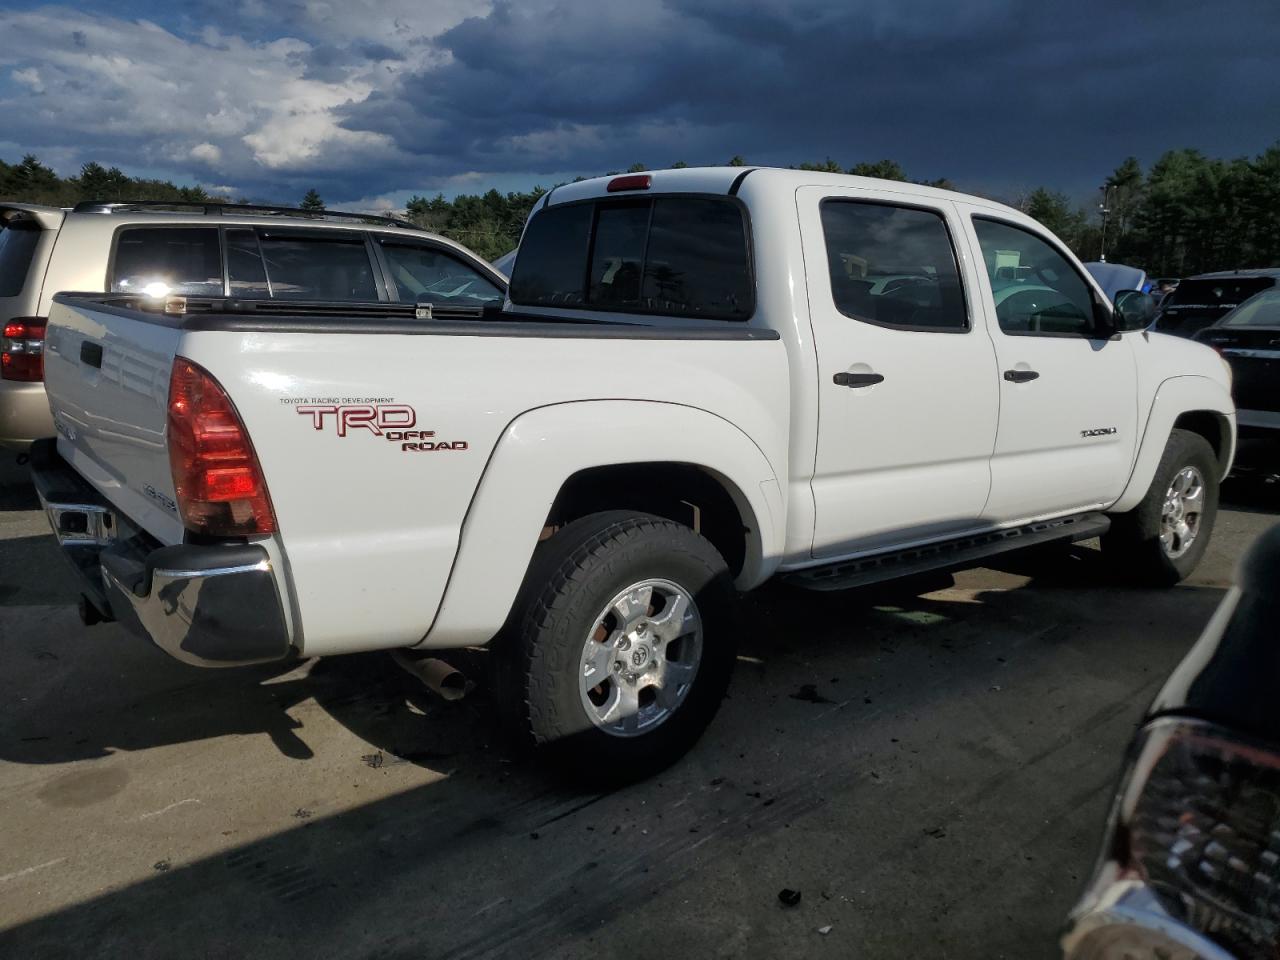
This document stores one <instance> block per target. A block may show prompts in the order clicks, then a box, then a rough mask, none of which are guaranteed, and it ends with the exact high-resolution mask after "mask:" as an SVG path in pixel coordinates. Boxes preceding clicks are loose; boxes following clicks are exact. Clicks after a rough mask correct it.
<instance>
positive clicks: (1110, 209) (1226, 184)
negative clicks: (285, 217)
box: [0, 143, 1280, 276]
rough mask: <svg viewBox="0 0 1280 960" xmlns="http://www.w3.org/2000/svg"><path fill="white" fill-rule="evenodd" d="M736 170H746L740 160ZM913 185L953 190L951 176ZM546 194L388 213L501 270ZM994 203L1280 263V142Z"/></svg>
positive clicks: (1205, 261)
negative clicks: (1080, 189) (1074, 195)
mask: <svg viewBox="0 0 1280 960" xmlns="http://www.w3.org/2000/svg"><path fill="white" fill-rule="evenodd" d="M728 163H729V165H730V166H746V165H747V161H746V159H745V158H744V157H742V156H735V157H732V158H731V159H730V160H729V161H728ZM671 166H672V167H673V168H677V167H685V166H688V164H685V163H683V162H680V163H673V164H672V165H671ZM796 168H797V169H800V170H819V171H828V172H832V173H851V174H855V175H858V176H866V177H880V178H882V179H887V180H900V181H904V182H906V181H910V180H911V178H910V177H909V176H908V175H907V173H906V171H905V170H904V169H903V168H902V166H901V165H900V164H898V163H897V162H896V161H893V160H878V161H874V162H861V163H856V164H853V165H852V166H849V167H844V166H842V165H841V164H839V163H837V162H836V161H834V160H832V159H830V158H827V159H826V160H824V161H822V162H818V163H800V164H797V165H796ZM646 169H648V168H647V167H646V166H645V165H644V164H641V163H636V164H633V165H632V166H631V167H629V168H628V170H626V171H622V170H613V171H608V172H607V173H606V176H611V175H614V174H619V173H623V172H629V173H639V172H642V171H644V170H646ZM577 179H578V180H581V179H585V178H582V177H578V178H577ZM914 182H917V183H923V184H926V185H928V186H935V187H941V188H943V189H952V184H951V182H950V181H949V180H947V179H945V178H942V179H936V180H916V181H914ZM545 193H546V190H544V189H543V188H542V187H534V188H533V189H532V190H529V191H524V192H519V191H515V192H508V193H501V192H499V191H497V190H489V191H488V192H486V193H483V194H462V195H460V196H457V197H454V198H453V199H452V200H448V199H446V198H445V197H444V195H443V194H437V195H436V196H434V197H430V198H428V197H422V196H414V197H412V198H411V199H410V200H409V202H408V204H406V206H405V209H404V210H394V211H379V212H386V213H390V214H392V215H395V216H401V217H406V218H407V219H409V220H411V221H413V222H414V223H416V224H418V225H419V226H421V227H424V228H426V229H428V230H432V231H434V232H437V233H440V234H443V235H444V236H447V237H450V238H452V239H455V240H457V241H458V242H460V243H463V244H465V245H466V246H468V247H470V248H471V249H473V250H475V251H476V253H478V254H479V255H480V256H482V257H484V258H486V259H489V260H492V259H494V258H496V257H498V256H501V255H502V254H503V253H506V252H507V251H508V250H510V249H511V248H512V247H514V246H515V245H516V243H517V242H518V241H519V238H520V231H521V229H522V228H523V226H524V222H525V219H526V217H527V216H528V214H529V211H530V210H531V209H532V208H533V205H534V204H535V203H537V202H538V200H539V199H540V198H541V197H542V196H543V194H545ZM219 199H223V198H220V197H215V196H213V195H211V194H210V193H208V192H207V191H206V190H205V189H204V188H203V187H200V186H192V187H184V186H177V185H175V184H173V183H170V182H169V181H167V180H151V179H145V178H137V177H130V176H128V175H127V174H125V173H124V172H122V171H121V170H120V169H119V168H118V167H110V168H106V167H103V166H102V165H101V164H98V163H94V162H89V163H86V164H84V166H83V167H81V168H80V173H79V175H77V176H74V177H59V176H58V175H57V174H56V173H55V172H54V171H53V170H52V169H50V168H49V167H47V166H45V165H44V164H43V163H41V162H40V160H39V159H38V158H36V157H35V156H32V155H27V156H25V157H23V158H22V160H21V161H19V162H18V163H13V164H10V163H6V162H4V161H3V160H0V200H21V201H26V202H29V203H44V204H50V205H53V206H64V207H65V206H72V205H74V204H75V203H77V202H79V201H81V200H108V201H116V202H119V201H128V200H168V201H174V202H186V203H190V202H201V201H212V200H219ZM991 199H995V200H1000V201H1001V202H1003V203H1007V204H1010V205H1011V206H1015V207H1017V208H1018V209H1020V210H1022V211H1024V212H1025V213H1027V214H1028V215H1030V216H1032V217H1035V218H1036V219H1037V220H1039V221H1040V222H1041V223H1043V224H1044V225H1045V226H1046V227H1048V228H1049V229H1050V230H1052V231H1054V233H1056V234H1057V235H1058V236H1059V237H1061V238H1062V240H1063V241H1064V242H1065V243H1066V244H1068V246H1070V247H1071V249H1072V250H1073V251H1074V252H1075V253H1076V255H1077V256H1079V257H1080V258H1081V259H1082V260H1097V259H1098V258H1099V256H1101V255H1102V254H1103V252H1104V251H1105V254H1106V259H1107V260H1109V261H1111V262H1113V263H1127V264H1131V265H1133V266H1137V267H1142V268H1143V269H1145V270H1146V271H1147V272H1148V273H1149V274H1151V275H1152V276H1189V275H1191V274H1195V273H1203V272H1206V271H1209V270H1227V269H1234V268H1246V267H1265V266H1277V265H1280V143H1277V144H1275V145H1274V146H1271V147H1269V148H1268V149H1267V150H1265V151H1263V152H1262V153H1261V154H1259V155H1258V156H1256V157H1252V158H1250V157H1240V158H1236V159H1231V160H1224V159H1218V158H1213V157H1207V156H1205V155H1204V154H1202V153H1200V152H1199V151H1197V150H1190V149H1184V150H1170V151H1169V152H1167V153H1165V154H1164V155H1163V156H1162V157H1160V159H1158V160H1157V161H1156V162H1155V163H1154V164H1152V165H1151V167H1150V169H1148V170H1143V168H1142V166H1141V164H1139V163H1138V161H1137V160H1136V159H1135V158H1133V157H1129V158H1127V159H1126V160H1125V161H1124V162H1123V163H1121V164H1120V165H1119V166H1118V167H1116V168H1115V170H1114V171H1113V172H1112V173H1111V174H1110V175H1109V176H1108V177H1107V178H1106V180H1105V182H1104V184H1103V185H1102V187H1100V188H1099V191H1098V195H1097V202H1096V203H1095V204H1091V205H1085V206H1082V205H1079V204H1073V203H1072V202H1071V200H1070V199H1069V198H1068V197H1067V196H1066V195H1065V194H1063V193H1062V192H1060V191H1056V190H1052V189H1050V188H1048V187H1036V188H1035V189H1032V190H1028V191H1024V192H1022V193H1019V194H1018V195H1016V196H1013V197H992V198H991ZM237 202H242V203H247V202H249V201H248V200H247V199H244V198H241V199H240V200H238V201H237ZM298 202H299V203H300V205H301V206H302V207H303V208H304V209H308V210H316V211H319V210H323V209H324V201H323V200H322V199H321V197H320V195H319V193H318V192H317V191H315V190H314V189H312V190H309V191H307V193H306V195H305V197H303V198H301V199H300V200H299V201H298Z"/></svg>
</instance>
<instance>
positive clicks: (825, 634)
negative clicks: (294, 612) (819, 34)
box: [0, 538, 1219, 770]
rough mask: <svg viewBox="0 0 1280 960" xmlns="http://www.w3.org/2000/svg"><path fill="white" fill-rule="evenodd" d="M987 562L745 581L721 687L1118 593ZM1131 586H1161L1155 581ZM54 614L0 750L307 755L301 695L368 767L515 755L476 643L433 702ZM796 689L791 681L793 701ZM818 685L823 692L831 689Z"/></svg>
mask: <svg viewBox="0 0 1280 960" xmlns="http://www.w3.org/2000/svg"><path fill="white" fill-rule="evenodd" d="M33 539H35V538H33ZM990 567H991V569H997V570H1000V571H1003V572H1006V573H1008V574H1011V575H1014V576H1018V577H1029V578H1030V579H1029V580H1028V581H1027V582H1026V583H1025V585H1022V584H1019V585H1017V586H1015V587H1011V588H1009V589H1000V590H987V591H984V592H982V593H981V594H980V595H977V596H965V597H964V598H963V600H962V601H958V600H957V598H955V597H951V596H948V595H947V594H946V593H945V592H944V593H943V594H941V595H934V594H933V592H934V591H937V590H939V589H944V590H945V588H947V587H949V586H950V585H951V584H952V583H953V579H952V577H951V576H950V575H945V574H944V575H934V576H931V577H928V578H921V579H917V580H912V581H906V582H902V583H897V584H889V585H882V586H878V587H869V588H864V589H860V590H853V591H841V592H829V593H815V592H810V591H805V590H799V589H793V588H789V587H787V586H785V585H769V586H766V587H765V588H763V589H762V590H759V591H756V592H755V593H753V594H750V595H747V596H745V597H743V598H742V599H741V601H740V609H739V615H740V640H739V663H738V666H737V678H736V679H735V683H734V687H733V688H732V689H731V691H730V697H731V698H732V697H734V696H737V695H738V694H739V693H740V692H741V690H742V687H743V684H744V683H753V684H756V685H759V684H760V683H764V684H766V685H769V684H772V683H773V682H774V678H775V677H777V675H778V674H779V672H782V673H783V674H784V675H785V674H788V673H789V672H790V671H791V668H793V667H794V666H795V665H796V664H797V663H803V664H807V665H812V667H813V669H814V671H815V676H816V677H817V678H818V679H819V680H822V681H824V682H825V681H827V680H829V678H828V677H826V676H825V674H832V673H839V672H840V668H839V667H838V666H836V664H838V663H841V662H845V663H847V662H848V661H849V660H850V658H852V659H853V660H854V662H857V661H859V660H862V659H865V658H867V657H873V656H874V655H876V654H877V653H879V652H883V651H884V650H886V649H896V648H897V647H898V646H899V645H901V644H904V643H907V644H917V645H921V646H922V647H925V648H927V647H928V645H929V644H930V643H931V642H932V640H931V635H933V634H935V633H939V632H942V633H947V634H948V637H947V639H944V640H943V641H942V643H943V644H944V645H943V646H942V647H941V648H940V651H939V652H945V653H948V654H949V653H951V652H954V651H955V650H957V649H964V647H965V645H966V644H972V638H969V639H967V640H964V641H959V640H957V639H956V638H955V636H954V635H955V634H957V632H960V633H964V634H966V635H967V634H968V633H969V632H971V631H969V630H967V629H965V628H966V627H967V626H969V625H970V624H971V623H972V625H973V626H975V627H977V628H978V629H979V630H983V629H984V627H985V625H987V624H990V626H991V627H992V628H995V627H996V625H997V624H1003V625H1004V628H1006V629H1007V628H1008V627H1009V625H1010V624H1012V625H1015V629H1020V627H1018V625H1022V626H1024V627H1025V628H1026V629H1027V630H1028V631H1029V632H1031V633H1035V632H1037V631H1040V627H1041V623H1040V621H1041V620H1043V619H1044V618H1045V616H1046V614H1045V606H1046V604H1045V600H1044V598H1045V596H1047V595H1050V593H1052V594H1058V593H1059V591H1093V590H1097V591H1105V592H1107V593H1109V594H1111V595H1113V596H1114V595H1116V594H1119V595H1122V596H1123V595H1125V594H1127V593H1129V591H1125V590H1117V589H1116V588H1115V587H1114V585H1113V584H1112V583H1110V582H1109V579H1110V576H1111V574H1110V573H1109V570H1108V568H1107V567H1106V566H1105V565H1104V564H1102V563H1101V562H1100V558H1099V556H1098V554H1097V552H1096V550H1092V549H1089V548H1088V547H1079V546H1076V547H1071V548H1061V547H1059V548H1044V549H1041V550H1036V551H1027V552H1024V553H1021V554H1010V555H1007V556H1006V557H1004V558H1000V559H999V561H997V562H993V563H992V564H991V565H990ZM1142 593H1143V595H1145V596H1151V597H1157V598H1158V597H1161V596H1162V592H1161V591H1143V592H1142ZM1177 593H1178V596H1179V597H1180V598H1181V600H1182V601H1187V602H1189V601H1190V598H1191V597H1193V596H1194V595H1196V594H1199V593H1206V594H1210V595H1213V596H1216V595H1217V594H1218V593H1219V591H1217V590H1208V589H1204V588H1196V587H1189V586H1183V587H1180V588H1179V589H1178V591H1177ZM65 599H66V598H64V602H65ZM1090 602H1091V601H1090V600H1089V595H1088V594H1087V593H1086V594H1081V595H1079V596H1077V595H1076V594H1075V593H1065V592H1064V593H1062V594H1060V595H1059V596H1058V598H1057V599H1056V600H1055V601H1053V603H1054V604H1055V605H1056V604H1059V603H1066V604H1068V605H1076V604H1078V605H1079V606H1080V607H1081V609H1086V608H1088V607H1089V606H1090ZM1203 603H1204V602H1203V601H1202V602H1201V603H1199V604H1196V605H1197V606H1203ZM1053 622H1054V623H1057V622H1059V621H1058V620H1056V619H1055V620H1054V621H1053ZM59 626H60V627H61V629H50V630H49V631H48V633H47V635H46V636H45V637H43V638H40V639H36V640H33V641H29V642H28V644H27V645H26V646H25V647H24V648H19V649H11V650H10V651H9V654H10V656H11V657H13V658H14V659H19V658H20V659H21V660H22V661H25V663H20V664H19V665H18V668H17V670H16V671H15V675H14V678H13V679H14V680H15V682H17V683H19V684H21V685H22V686H23V688H24V692H25V694H26V695H27V699H28V700H29V707H28V708H26V709H19V710H18V711H16V713H17V715H16V716H14V715H13V713H14V711H10V720H9V723H8V724H7V726H8V730H7V731H6V735H4V736H0V759H4V760H7V761H10V762H14V763H24V764H50V763H67V762H74V761H79V760H91V759H95V758H100V757H104V756H107V755H109V754H111V753H113V752H115V751H125V752H132V751H139V750H148V749H151V748H154V747H158V746H163V745H168V744H177V743H188V742H194V741H199V740H205V739H211V738H214V737H221V736H227V735H253V734H262V735H265V736H267V737H269V738H270V739H271V741H272V743H273V744H274V745H275V746H276V748H277V749H278V750H279V752H280V754H281V755H282V756H283V757H285V758H288V759H292V760H297V761H305V760H309V759H311V758H312V757H313V756H314V753H313V751H312V749H311V747H310V746H309V745H308V744H307V734H306V731H305V730H304V729H303V723H302V722H301V721H300V720H297V719H295V718H294V717H292V716H291V715H290V711H291V710H293V709H294V708H296V707H298V706H300V705H303V704H307V703H310V702H314V704H316V705H317V706H319V707H320V708H321V709H322V710H324V711H325V712H326V713H327V714H329V715H330V716H331V717H333V718H334V719H335V720H336V721H338V722H339V723H340V724H341V725H342V726H344V727H346V728H347V729H348V730H350V731H351V732H352V733H354V734H355V735H356V736H357V737H359V738H360V739H361V740H362V741H364V742H365V743H367V744H368V745H369V750H368V753H367V754H366V755H364V756H363V757H362V759H363V760H364V761H365V762H367V763H369V764H371V765H380V764H383V763H387V764H394V763H406V762H407V763H414V764H418V765H420V766H424V767H429V768H431V769H437V770H438V769H442V768H450V769H451V768H456V767H457V766H458V765H460V764H480V765H481V766H484V767H486V768H496V767H498V766H500V765H502V766H505V765H508V764H511V763H512V762H513V761H523V760H524V759H525V758H526V756H527V753H528V751H527V750H525V749H524V748H523V747H521V746H520V745H519V744H516V743H513V742H512V741H511V739H510V738H509V737H507V736H506V735H505V734H504V732H503V730H502V728H501V725H500V723H499V721H498V719H497V718H498V715H499V714H500V712H501V711H500V709H499V707H500V706H501V705H499V704H496V703H494V702H493V699H492V692H491V690H490V685H489V683H488V670H487V667H488V664H487V659H488V654H486V653H484V652H469V653H467V652H464V653H460V654H444V656H445V657H446V658H448V659H450V660H451V662H453V663H454V664H455V665H456V666H458V667H459V668H460V669H461V670H462V671H463V672H464V673H465V674H466V675H467V676H468V677H469V678H471V679H472V680H473V681H475V682H476V684H477V686H478V689H476V690H475V691H474V692H473V693H472V694H471V695H470V696H468V697H467V698H465V699H464V700H462V701H457V702H445V701H442V700H441V699H439V698H438V697H437V696H435V695H434V694H432V693H431V692H430V691H428V690H427V689H426V688H425V687H424V686H423V685H422V684H421V683H420V682H418V681H417V680H416V679H415V678H413V677H412V676H411V675H409V674H408V673H406V672H405V671H403V670H401V669H400V668H399V667H397V666H396V665H395V664H394V662H393V661H392V659H391V658H390V656H389V655H388V654H386V653H382V652H378V653H369V654H357V655H349V656H342V657H331V658H320V659H315V660H311V661H291V662H287V663H282V664H269V665H264V666H257V667H245V668H233V669H227V670H217V671H210V670H203V669H200V668H195V667H189V666H187V665H184V664H181V663H178V662H176V661H173V660H172V659H170V658H169V657H168V656H166V655H165V654H163V653H161V652H160V651H158V650H156V649H155V648H153V647H151V646H149V645H148V644H146V643H145V642H144V641H142V640H139V639H137V638H135V637H133V636H131V635H129V634H127V633H126V632H125V631H124V630H123V629H122V628H120V627H118V626H116V625H101V626H95V627H92V628H86V627H83V626H82V625H81V624H80V623H79V621H78V619H76V618H75V615H74V613H73V612H72V611H70V610H67V609H65V608H64V610H63V611H62V616H61V619H60V621H59ZM948 628H949V629H948ZM27 632H28V633H29V632H30V631H27ZM1041 632H1042V631H1041ZM86 641H89V642H92V643H94V644H96V645H98V649H97V651H96V653H95V655H94V656H93V657H92V658H89V659H85V658H84V656H83V649H84V646H85V644H86ZM957 644H959V646H958V647H957ZM104 661H106V662H107V663H109V667H104ZM824 662H827V663H829V664H830V666H823V664H824ZM104 668H105V669H109V670H110V672H111V673H113V674H115V675H116V676H117V677H118V680H117V682H115V683H113V684H111V685H109V686H106V687H104V686H103V685H101V684H99V683H97V682H96V679H95V678H96V677H98V676H100V675H101V672H102V671H103V670H104ZM845 672H846V673H847V672H848V667H847V666H846V667H845ZM744 678H745V679H744ZM847 679H848V681H849V682H855V680H856V678H855V677H848V678H847ZM781 684H782V685H781V686H780V687H775V688H773V689H770V690H767V691H766V692H767V695H768V696H769V697H771V698H773V699H777V698H779V697H786V696H792V695H795V694H796V691H797V690H798V689H800V688H802V687H804V686H805V684H798V685H795V686H794V687H792V685H791V681H790V680H783V681H781ZM833 686H834V684H833ZM68 687H80V688H83V689H84V690H86V691H91V692H87V693H86V694H85V695H83V696H79V697H76V698H72V699H69V700H68V699H65V698H63V697H61V696H60V695H59V694H60V693H61V691H62V690H65V689H67V688H68ZM806 695H807V694H806V693H804V692H803V691H802V692H801V693H800V694H799V696H800V698H801V699H804V698H805V696H806ZM821 696H822V697H823V698H824V699H829V700H832V701H833V702H834V701H837V700H838V691H835V690H831V691H827V692H826V693H823V694H821ZM193 707H194V708H193Z"/></svg>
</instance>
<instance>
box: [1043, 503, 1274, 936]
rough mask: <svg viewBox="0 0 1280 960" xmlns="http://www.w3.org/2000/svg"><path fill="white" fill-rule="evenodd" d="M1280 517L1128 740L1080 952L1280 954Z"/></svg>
mask: <svg viewBox="0 0 1280 960" xmlns="http://www.w3.org/2000/svg"><path fill="white" fill-rule="evenodd" d="M1278 584H1280V526H1276V527H1273V528H1272V529H1271V530H1270V531H1268V532H1267V533H1266V534H1264V535H1263V536H1262V537H1261V538H1259V540H1258V542H1257V543H1255V544H1254V546H1253V548H1252V549H1251V550H1250V552H1249V553H1248V554H1247V555H1246V557H1245V559H1244V562H1243V564H1242V566H1241V573H1240V576H1239V578H1238V585H1237V586H1236V587H1235V588H1234V589H1232V590H1231V591H1230V593H1228V594H1227V596H1226V598H1225V599H1224V600H1223V601H1222V604H1221V605H1220V606H1219V607H1218V610H1217V613H1215V614H1214V616H1213V619H1212V620H1211V621H1210V622H1209V625H1208V627H1206V628H1205V632H1204V634H1203V635H1202V636H1201V638H1200V640H1199V641H1198V642H1197V643H1196V645H1195V646H1194V647H1192V649H1191V652H1190V653H1188V654H1187V656H1186V658H1185V659H1184V660H1183V661H1182V663H1181V664H1179V665H1178V668H1177V669H1176V670H1175V671H1174V672H1173V675H1172V676H1171V677H1170V678H1169V679H1168V681H1167V682H1166V683H1165V685H1164V689H1162V690H1161V691H1160V693H1159V695H1158V696H1157V697H1156V699H1155V702H1154V703H1153V704H1152V705H1151V708H1150V709H1149V711H1148V713H1147V718H1146V722H1145V723H1144V724H1143V726H1142V727H1141V728H1140V729H1139V731H1138V733H1137V735H1136V737H1135V738H1134V741H1133V743H1132V745H1131V746H1130V749H1129V757H1128V763H1127V766H1126V770H1125V773H1124V775H1123V777H1122V779H1121V781H1120V787H1119V791H1118V793H1117V796H1116V800H1115V804H1114V806H1113V808H1112V812H1111V817H1110V820H1109V822H1108V826H1107V833H1106V836H1105V839H1104V841H1103V850H1102V855H1101V857H1100V858H1099V862H1098V866H1097V868H1096V870H1095V872H1094V876H1093V879H1092V880H1091V881H1090V884H1089V886H1088V888H1087V890H1086V892H1085V894H1084V896H1083V898H1082V899H1081V901H1080V903H1079V905H1077V907H1076V909H1075V910H1074V911H1073V913H1072V914H1071V917H1070V920H1069V921H1068V926H1067V930H1066V933H1065V934H1064V935H1063V938H1062V946H1063V952H1064V955H1065V956H1066V958H1067V960H1121V958H1143V960H1146V958H1151V960H1155V958H1162V960H1191V958H1194V957H1203V958H1206V960H1255V958H1257V960H1261V958H1274V957H1277V956H1280V710H1277V709H1276V704H1277V699H1276V681H1277V679H1278V678H1280V643H1277V640H1278V639H1280V591H1277V590H1276V587H1277V585H1278Z"/></svg>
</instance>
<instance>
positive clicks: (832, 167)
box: [796, 157, 844, 173]
mask: <svg viewBox="0 0 1280 960" xmlns="http://www.w3.org/2000/svg"><path fill="white" fill-rule="evenodd" d="M796 169H797V170H816V171H818V172H819V173H844V168H843V167H842V166H840V164H838V163H836V162H835V161H834V160H832V159H831V158H830V157H827V159H826V160H824V161H823V162H822V163H802V164H800V165H799V166H798V167H796Z"/></svg>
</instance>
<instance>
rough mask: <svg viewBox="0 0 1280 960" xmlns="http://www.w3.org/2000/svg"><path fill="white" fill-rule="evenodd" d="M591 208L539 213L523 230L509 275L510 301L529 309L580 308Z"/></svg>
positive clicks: (575, 206) (587, 205)
mask: <svg viewBox="0 0 1280 960" xmlns="http://www.w3.org/2000/svg"><path fill="white" fill-rule="evenodd" d="M593 210H594V205H593V204H590V203H575V204H570V205H568V206H564V207H551V208H549V209H545V210H541V211H539V212H538V213H537V214H536V215H535V216H534V217H533V219H532V220H530V221H529V225H528V226H527V227H526V228H525V232H524V237H523V238H522V239H521V240H520V255H519V256H518V257H516V263H515V268H514V269H513V271H512V273H511V302H512V303H522V304H525V305H527V306H530V307H551V306H561V307H562V306H580V305H581V304H582V302H583V300H584V299H585V292H584V290H583V289H582V284H583V280H584V278H585V277H586V275H587V244H588V243H589V242H590V240H591V223H592V213H593Z"/></svg>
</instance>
